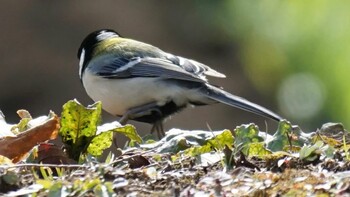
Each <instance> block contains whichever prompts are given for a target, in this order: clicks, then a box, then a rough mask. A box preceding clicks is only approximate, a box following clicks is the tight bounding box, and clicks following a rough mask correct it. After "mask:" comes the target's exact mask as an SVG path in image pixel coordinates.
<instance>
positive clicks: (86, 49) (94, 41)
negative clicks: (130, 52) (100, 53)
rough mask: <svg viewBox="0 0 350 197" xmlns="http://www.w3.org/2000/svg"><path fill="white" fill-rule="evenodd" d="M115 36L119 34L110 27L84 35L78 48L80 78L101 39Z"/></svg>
mask: <svg viewBox="0 0 350 197" xmlns="http://www.w3.org/2000/svg"><path fill="white" fill-rule="evenodd" d="M116 37H120V35H119V34H118V33H117V32H116V31H114V30H111V29H101V30H97V31H94V32H92V33H90V34H89V35H87V36H86V37H85V39H84V40H83V42H82V43H81V45H80V47H79V50H78V59H79V76H80V78H82V74H83V72H84V70H85V68H86V66H87V64H88V62H89V61H90V60H91V59H92V58H93V54H94V52H95V49H96V47H98V46H99V44H101V42H102V41H105V40H108V39H111V38H116Z"/></svg>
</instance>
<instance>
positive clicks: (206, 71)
mask: <svg viewBox="0 0 350 197" xmlns="http://www.w3.org/2000/svg"><path fill="white" fill-rule="evenodd" d="M166 58H167V59H168V60H170V61H171V62H172V63H174V64H176V65H178V66H180V67H181V68H183V69H185V70H186V71H188V72H191V73H194V74H196V75H208V76H212V77H219V78H225V77H226V76H225V75H224V74H222V73H219V72H218V71H216V70H214V69H212V68H210V67H209V66H207V65H204V64H202V63H200V62H197V61H195V60H191V59H187V58H184V57H181V56H175V55H173V54H170V53H166Z"/></svg>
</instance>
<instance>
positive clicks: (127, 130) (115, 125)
mask: <svg viewBox="0 0 350 197" xmlns="http://www.w3.org/2000/svg"><path fill="white" fill-rule="evenodd" d="M106 131H111V132H115V133H120V134H123V135H125V136H126V137H128V138H129V139H130V140H134V141H136V142H138V143H141V142H142V138H141V137H140V136H139V134H138V133H137V131H136V129H135V127H134V126H133V125H130V124H127V125H125V126H121V125H120V123H119V122H111V123H107V124H104V125H101V126H99V127H98V130H97V133H102V132H106Z"/></svg>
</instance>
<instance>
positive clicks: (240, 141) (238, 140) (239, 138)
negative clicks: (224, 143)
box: [233, 123, 267, 156]
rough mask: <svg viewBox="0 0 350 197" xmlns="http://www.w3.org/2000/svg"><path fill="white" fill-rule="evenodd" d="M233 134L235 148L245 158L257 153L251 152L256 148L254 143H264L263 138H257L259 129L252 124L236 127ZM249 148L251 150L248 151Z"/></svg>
mask: <svg viewBox="0 0 350 197" xmlns="http://www.w3.org/2000/svg"><path fill="white" fill-rule="evenodd" d="M233 133H234V137H235V141H234V145H235V147H236V148H238V149H240V150H241V151H242V152H243V154H244V155H246V156H248V155H254V154H253V153H257V151H253V150H254V149H256V148H257V144H256V143H258V144H259V143H260V142H263V141H264V138H262V137H261V136H259V127H258V126H256V125H255V124H253V123H251V124H244V125H241V126H239V127H236V128H235V130H234V132H233ZM261 144H263V143H261ZM250 146H252V147H250ZM251 148H252V150H250V149H251ZM266 151H267V150H266Z"/></svg>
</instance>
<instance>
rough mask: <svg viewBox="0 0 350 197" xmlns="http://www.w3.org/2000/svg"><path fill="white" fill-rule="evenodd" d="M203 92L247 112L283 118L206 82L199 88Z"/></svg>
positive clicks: (278, 118)
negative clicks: (204, 85)
mask: <svg viewBox="0 0 350 197" xmlns="http://www.w3.org/2000/svg"><path fill="white" fill-rule="evenodd" d="M201 90H202V91H203V93H204V94H205V95H206V96H207V97H208V98H211V99H213V100H215V101H218V102H220V103H224V104H226V105H230V106H232V107H236V108H239V109H242V110H245V111H248V112H252V113H255V114H257V115H260V116H263V117H267V118H270V119H273V120H276V121H281V120H282V119H283V118H282V117H281V116H279V115H277V114H276V113H274V112H272V111H270V110H268V109H266V108H265V107H262V106H260V105H258V104H255V103H252V102H250V101H248V100H246V99H244V98H241V97H238V96H235V95H233V94H230V93H228V92H226V91H224V90H222V89H220V88H217V87H215V86H212V85H209V84H207V85H206V87H205V88H204V87H203V88H202V89H201Z"/></svg>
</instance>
